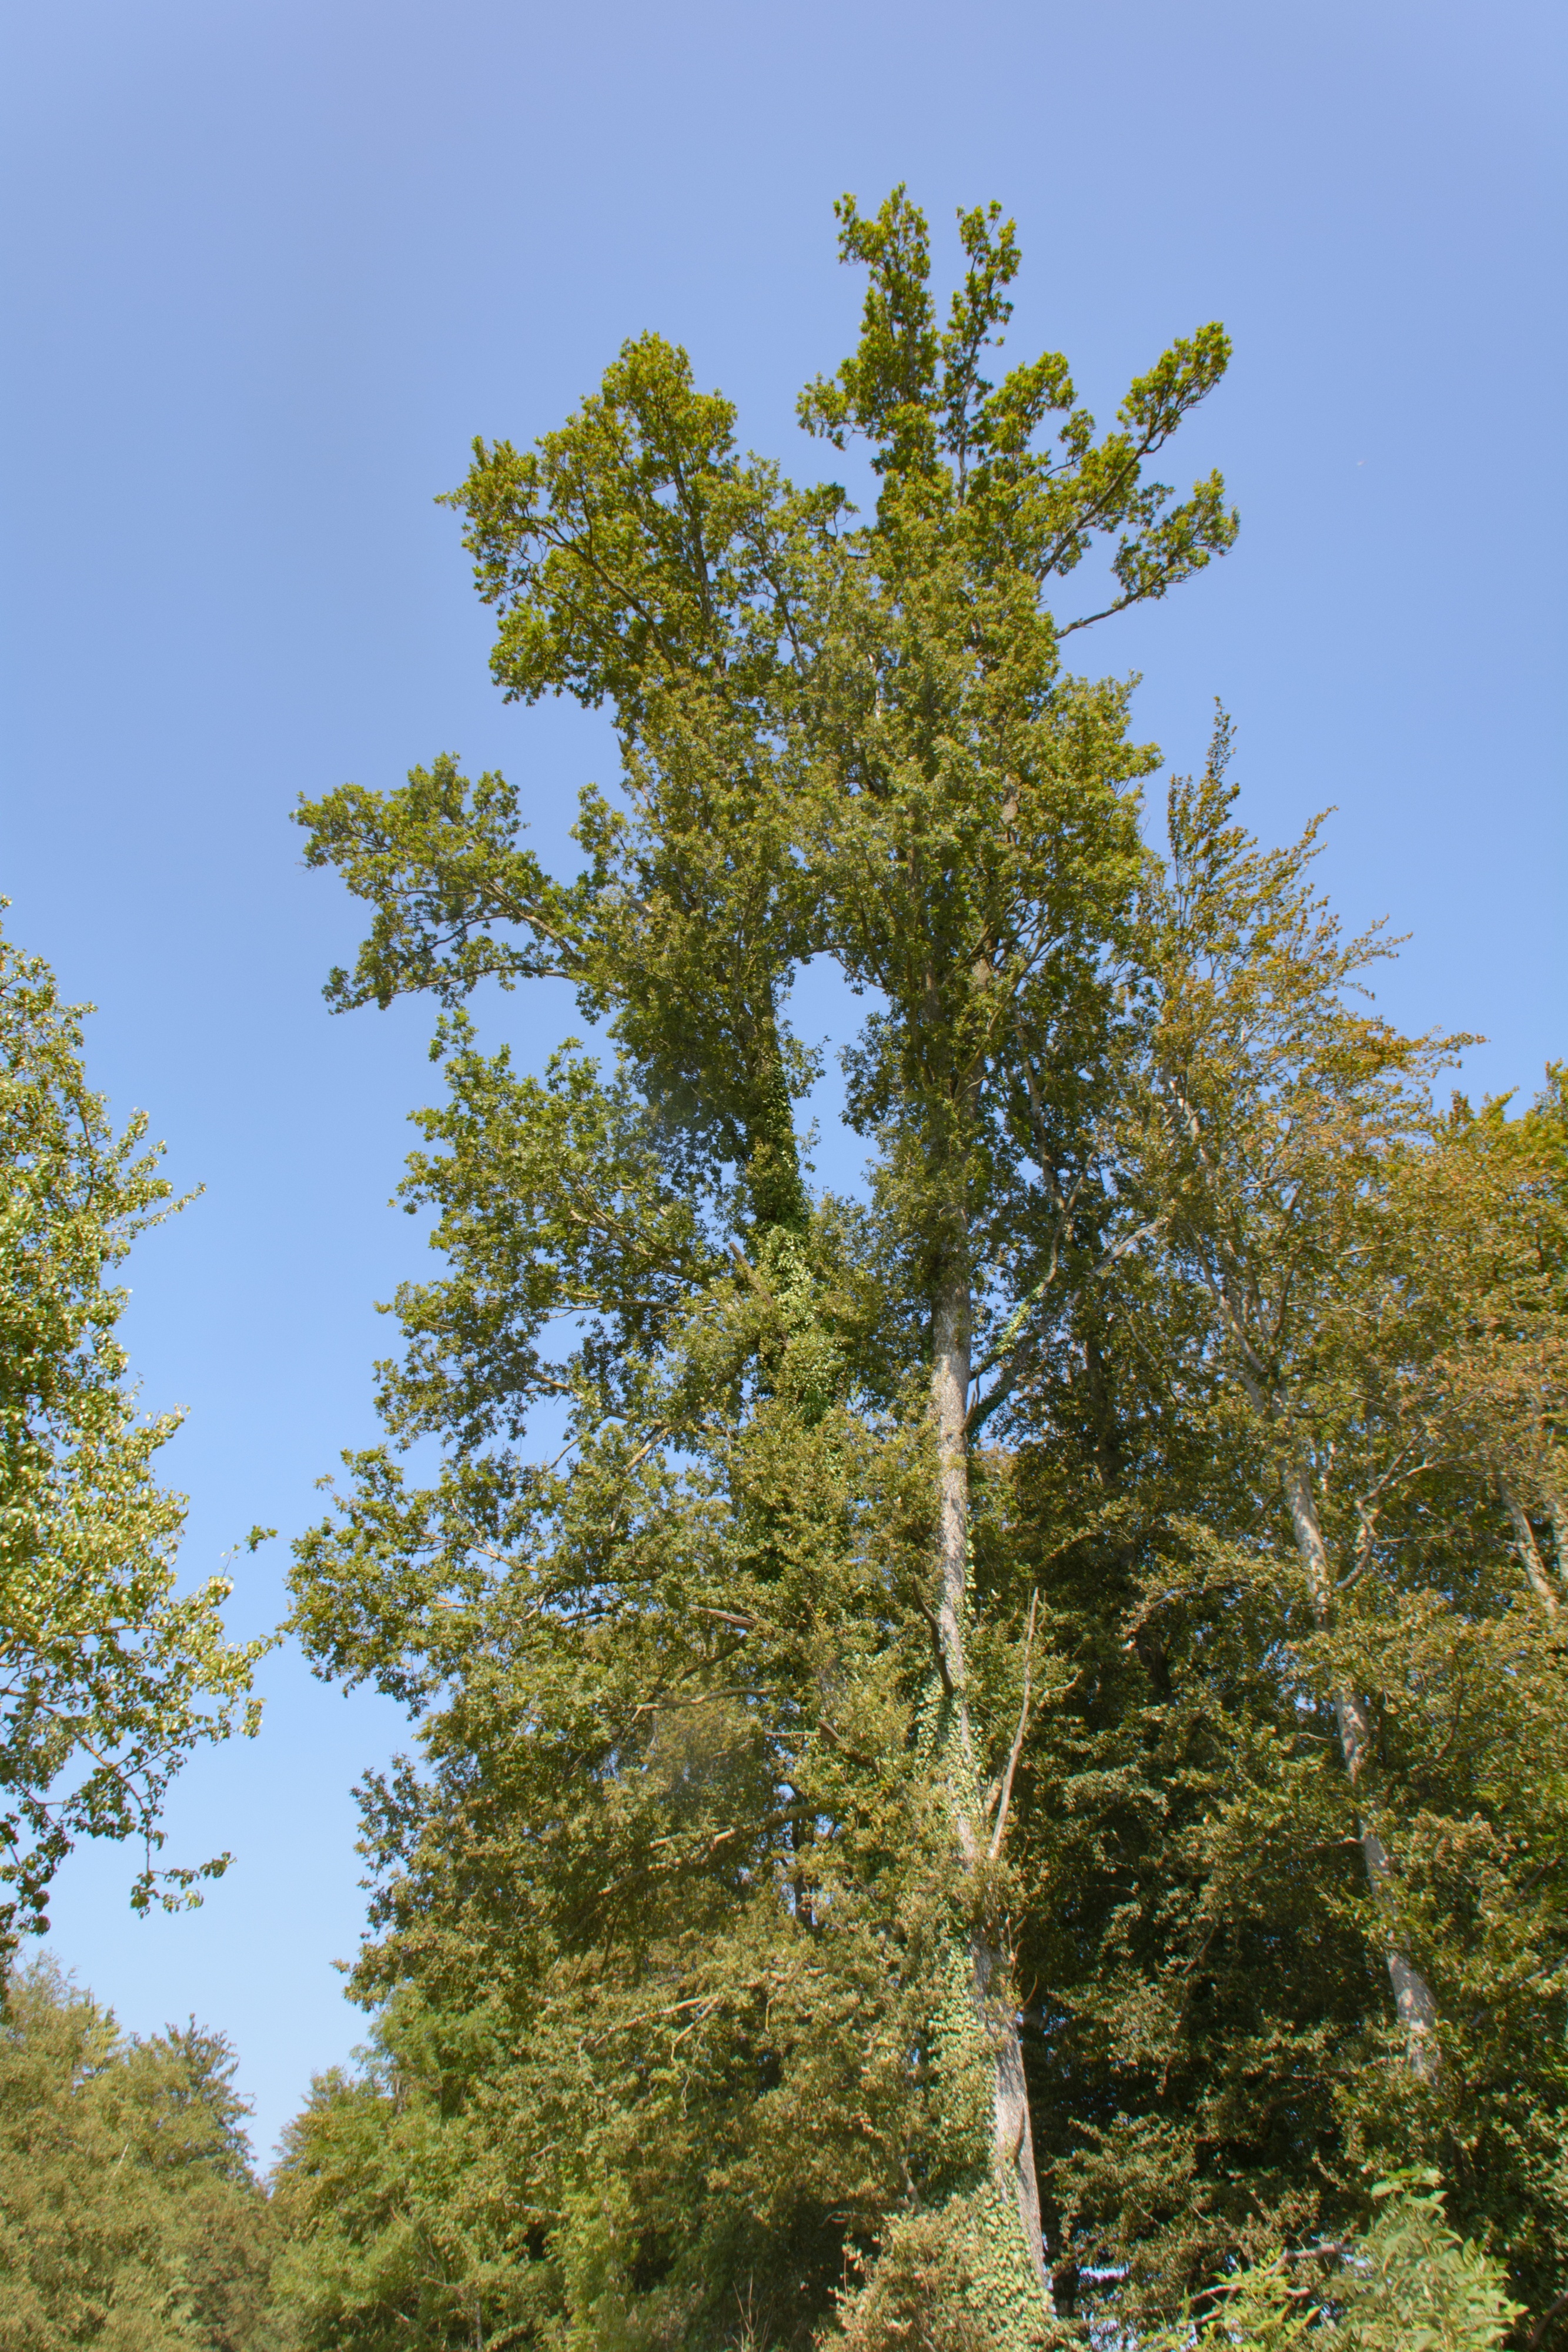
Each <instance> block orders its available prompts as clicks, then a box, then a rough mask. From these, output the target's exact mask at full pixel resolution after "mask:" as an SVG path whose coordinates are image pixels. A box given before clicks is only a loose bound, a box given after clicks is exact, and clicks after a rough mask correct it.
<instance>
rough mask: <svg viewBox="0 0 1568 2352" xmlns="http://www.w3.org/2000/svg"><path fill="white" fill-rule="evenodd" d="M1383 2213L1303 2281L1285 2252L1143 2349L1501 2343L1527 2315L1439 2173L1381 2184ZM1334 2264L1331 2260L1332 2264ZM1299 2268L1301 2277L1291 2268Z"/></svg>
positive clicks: (1359, 2349)
mask: <svg viewBox="0 0 1568 2352" xmlns="http://www.w3.org/2000/svg"><path fill="white" fill-rule="evenodd" d="M1372 2194H1373V2199H1374V2202H1375V2220H1374V2221H1373V2223H1372V2226H1371V2227H1370V2229H1369V2230H1368V2231H1366V2233H1365V2235H1364V2237H1361V2238H1357V2239H1354V2240H1352V2241H1350V2242H1347V2243H1346V2244H1344V2245H1342V2246H1338V2247H1331V2248H1329V2249H1328V2250H1327V2251H1326V2253H1325V2255H1324V2257H1323V2258H1322V2259H1321V2260H1320V2261H1319V2262H1318V2263H1315V2264H1314V2265H1312V2270H1313V2271H1315V2273H1316V2274H1315V2276H1314V2275H1312V2274H1311V2273H1308V2274H1307V2275H1306V2276H1305V2278H1304V2280H1303V2266H1302V2264H1301V2263H1289V2262H1288V2261H1287V2260H1286V2259H1285V2257H1284V2256H1283V2255H1282V2254H1277V2255H1276V2256H1275V2257H1274V2258H1273V2260H1272V2261H1270V2262H1268V2263H1262V2264H1260V2266H1259V2267H1258V2268H1256V2269H1253V2270H1249V2271H1245V2272H1240V2273H1237V2274H1236V2275H1235V2276H1234V2277H1232V2278H1228V2279H1226V2280H1225V2281H1223V2282H1222V2283H1221V2284H1220V2285H1219V2286H1218V2287H1216V2288H1214V2289H1212V2290H1211V2291H1210V2294H1209V2295H1208V2297H1207V2303H1208V2305H1209V2306H1210V2309H1211V2312H1212V2315H1211V2316H1209V2317H1207V2318H1206V2319H1204V2320H1203V2321H1202V2324H1201V2325H1199V2326H1197V2327H1195V2326H1193V2324H1192V2320H1191V2317H1190V2315H1186V2314H1184V2315H1183V2318H1182V2320H1181V2322H1180V2323H1179V2324H1178V2325H1177V2326H1176V2327H1172V2328H1162V2329H1161V2330H1160V2332H1159V2333H1158V2335H1156V2336H1146V2337H1145V2338H1143V2339H1142V2352H1185V2347H1187V2346H1188V2345H1193V2346H1213V2347H1216V2352H1218V2347H1221V2346H1226V2347H1235V2352H1285V2347H1288V2346H1294V2345H1300V2346H1302V2347H1312V2346H1321V2347H1322V2352H1501V2347H1503V2346H1504V2345H1505V2344H1506V2343H1507V2342H1508V2340H1509V2336H1510V2333H1511V2328H1512V2326H1513V2323H1514V2322H1515V2321H1516V2320H1519V2319H1521V2318H1522V2317H1523V2316H1524V2314H1523V2312H1522V2309H1521V2305H1518V2304H1517V2303H1515V2302H1513V2301H1512V2300H1511V2297H1510V2295H1509V2294H1508V2292H1507V2287H1506V2284H1505V2281H1504V2276H1503V2272H1502V2268H1501V2265H1500V2263H1497V2262H1496V2261H1494V2260H1493V2259H1492V2258H1491V2257H1490V2255H1489V2254H1487V2253H1486V2252H1484V2251H1483V2249H1482V2248H1481V2247H1479V2246H1478V2245H1474V2244H1471V2243H1469V2242H1465V2241H1463V2240H1461V2239H1460V2238H1459V2237H1458V2234H1457V2232H1456V2231H1453V2230H1452V2229H1450V2228H1449V2226H1448V2221H1446V2220H1445V2218H1444V2212H1443V2200H1442V2196H1441V2194H1440V2192H1439V2189H1438V2179H1437V2174H1436V2173H1435V2172H1424V2173H1406V2174H1405V2175H1402V2176H1399V2177H1397V2178H1396V2179H1393V2180H1385V2181H1380V2182H1379V2183H1378V2185H1377V2187H1376V2188H1375V2189H1374V2190H1373V2192H1372ZM1330 2263H1333V2268H1330V2267H1329V2265H1330ZM1292 2273H1294V2275H1292Z"/></svg>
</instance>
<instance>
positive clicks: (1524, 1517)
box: [1499, 1478, 1562, 1617]
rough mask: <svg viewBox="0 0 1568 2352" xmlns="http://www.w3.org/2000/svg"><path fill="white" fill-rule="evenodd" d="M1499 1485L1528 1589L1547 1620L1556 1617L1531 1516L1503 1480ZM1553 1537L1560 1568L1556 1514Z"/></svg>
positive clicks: (1555, 1607)
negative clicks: (1556, 1543) (1556, 1540)
mask: <svg viewBox="0 0 1568 2352" xmlns="http://www.w3.org/2000/svg"><path fill="white" fill-rule="evenodd" d="M1499 1483H1500V1486H1501V1489H1502V1500H1503V1507H1504V1509H1505V1510H1506V1511H1507V1513H1508V1516H1509V1518H1510V1520H1511V1522H1512V1526H1513V1540H1514V1544H1515V1547H1516V1549H1518V1552H1519V1557H1520V1561H1521V1565H1522V1567H1523V1570H1524V1572H1525V1575H1526V1576H1527V1577H1528V1578H1529V1579H1530V1589H1531V1591H1532V1592H1533V1593H1534V1595H1535V1597H1536V1599H1537V1600H1538V1601H1540V1603H1541V1605H1542V1608H1543V1609H1544V1610H1545V1612H1546V1614H1547V1615H1548V1617H1555V1616H1556V1614H1557V1594H1556V1592H1555V1591H1554V1590H1553V1587H1552V1579H1551V1578H1550V1577H1549V1576H1548V1575H1547V1573H1546V1563H1545V1561H1544V1560H1543V1559H1542V1557H1541V1547H1540V1545H1539V1544H1538V1543H1537V1542H1536V1540H1535V1529H1534V1528H1532V1527H1531V1524H1530V1515H1529V1513H1528V1512H1527V1511H1526V1510H1525V1507H1524V1506H1523V1504H1522V1503H1521V1501H1520V1499H1519V1496H1517V1495H1516V1494H1515V1493H1514V1491H1513V1488H1512V1487H1511V1486H1510V1485H1509V1483H1508V1481H1507V1479H1506V1478H1505V1479H1502V1480H1500V1482H1499ZM1552 1533H1553V1534H1554V1535H1556V1536H1557V1538H1558V1545H1559V1553H1558V1558H1559V1564H1560V1565H1561V1559H1562V1552H1561V1545H1562V1537H1561V1534H1560V1533H1559V1530H1558V1528H1557V1525H1556V1515H1555V1513H1554V1514H1553V1516H1552Z"/></svg>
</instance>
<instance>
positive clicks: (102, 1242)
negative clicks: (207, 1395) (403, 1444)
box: [0, 939, 267, 1948]
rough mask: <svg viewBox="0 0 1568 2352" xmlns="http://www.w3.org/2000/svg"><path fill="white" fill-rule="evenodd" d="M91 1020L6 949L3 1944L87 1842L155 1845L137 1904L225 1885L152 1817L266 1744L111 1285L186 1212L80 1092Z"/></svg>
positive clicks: (244, 1660) (0, 1362) (1, 1159)
mask: <svg viewBox="0 0 1568 2352" xmlns="http://www.w3.org/2000/svg"><path fill="white" fill-rule="evenodd" d="M84 1009H85V1008H83V1007H80V1006H77V1007H72V1006H68V1005H63V1004H61V1003H60V1001H59V998H58V996H57V992H56V988H55V983H54V980H53V976H52V975H51V973H50V972H49V971H48V968H47V965H45V964H44V963H42V962H41V961H39V960H38V959H37V958H36V957H29V956H25V955H22V954H21V953H19V952H18V950H16V948H14V947H13V946H12V945H11V944H10V943H9V942H8V941H6V940H3V939H0V1181H3V1184H4V1199H3V1204H0V1807H3V1811H0V1849H3V1858H0V1883H3V1884H4V1885H5V1889H6V1899H5V1901H4V1903H0V1948H6V1947H8V1946H9V1945H10V1944H11V1943H13V1942H14V1940H15V1937H16V1933H17V1932H18V1931H19V1930H21V1929H26V1928H31V1927H44V1926H47V1920H46V1919H45V1917H44V1916H43V1915H44V1906H45V1904H46V1902H47V1894H48V1887H49V1883H50V1880H51V1879H52V1877H53V1875H54V1873H55V1872H56V1870H57V1868H58V1866H59V1864H60V1863H61V1861H62V1860H63V1859H64V1857H65V1855H66V1854H67V1853H69V1851H70V1849H71V1846H72V1844H73V1843H74V1842H75V1840H76V1839H77V1838H78V1837H80V1836H83V1835H86V1836H89V1837H113V1838H135V1839H137V1840H139V1841H140V1842H141V1845H142V1848H143V1853H144V1856H145V1860H144V1864H143V1867H142V1869H141V1871H140V1872H139V1874H138V1875H137V1877H136V1880H135V1883H134V1887H133V1891H132V1896H131V1899H132V1902H133V1903H134V1904H135V1905H136V1906H137V1907H138V1908H145V1907H146V1906H147V1905H148V1903H149V1902H151V1901H152V1899H153V1897H154V1895H161V1899H163V1900H166V1901H177V1900H179V1899H182V1898H183V1897H184V1896H186V1895H188V1894H189V1891H190V1890H191V1889H192V1887H193V1885H194V1884H195V1882H196V1881H197V1880H199V1879H200V1878H202V1877H204V1876H211V1875H214V1874H216V1873H218V1872H220V1871H221V1870H222V1868H223V1866H224V1864H223V1862H222V1860H221V1859H220V1860H218V1861H216V1862H211V1863H207V1864H204V1865H202V1866H201V1868H200V1869H195V1870H193V1869H188V1868H177V1869H170V1868H167V1867H164V1866H162V1865H161V1864H157V1863H156V1862H155V1861H154V1856H155V1854H156V1853H157V1851H158V1849H159V1848H160V1847H161V1846H162V1831H161V1830H160V1829H159V1827H158V1816H159V1811H160V1809H161V1806H162V1798H163V1793H164V1791H165V1790H166V1789H167V1787H168V1784H169V1781H170V1780H171V1778H172V1775H173V1774H174V1772H176V1771H177V1770H178V1769H179V1768H180V1766H181V1764H182V1763H183V1761H184V1759H185V1758H186V1757H187V1756H188V1755H189V1754H190V1753H191V1752H192V1750H193V1748H196V1747H198V1746H200V1745H202V1744H203V1743H204V1742H206V1741H210V1740H214V1739H220V1738H225V1737H226V1736H227V1735H228V1734H229V1732H230V1731H232V1730H233V1729H234V1728H235V1726H236V1725H238V1726H240V1727H243V1728H244V1729H245V1730H246V1731H247V1732H248V1731H253V1730H254V1729H255V1727H256V1708H255V1706H254V1703H250V1702H247V1699H246V1694H247V1693H248V1691H249V1689H250V1686H251V1669H252V1666H253V1664H254V1663H255V1661H256V1657H257V1656H258V1655H259V1654H261V1652H262V1651H263V1650H264V1649H265V1648H266V1647H267V1644H266V1643H249V1644H244V1643H239V1644H236V1643H227V1642H225V1638H224V1632H223V1621H222V1614H221V1611H222V1604H223V1602H224V1601H225V1599H226V1597H227V1595H228V1592H229V1590H230V1588H229V1586H228V1584H227V1583H226V1582H225V1580H223V1579H222V1578H212V1579H210V1580H208V1581H207V1582H206V1583H204V1584H203V1585H201V1586H199V1587H198V1588H197V1589H196V1590H195V1591H192V1592H189V1593H185V1594H180V1593H178V1592H177V1591H176V1590H175V1570H174V1565H173V1559H174V1546H175V1540H176V1538H177V1536H178V1533H179V1528H180V1525H181V1521H182V1518H183V1508H184V1507H183V1502H182V1500H181V1498H180V1497H179V1496H175V1495H172V1494H170V1493H168V1492H167V1491H166V1490H165V1489H163V1488H162V1487H160V1486H158V1485H157V1484H156V1483H155V1480H154V1477H153V1471H152V1462H153V1456H154V1455H155V1454H156V1453H157V1451H158V1449H159V1447H160V1446H162V1445H163V1444H166V1442H167V1441H168V1439H169V1438H170V1437H171V1436H172V1433H173V1432H174V1430H175V1428H176V1427H177V1426H178V1424H179V1419H180V1416H179V1415H178V1414H177V1413H168V1414H163V1415H161V1416H159V1417H156V1418H153V1419H151V1420H143V1419H141V1418H140V1417H139V1416H138V1413H137V1411H136V1400H135V1392H134V1390H133V1389H132V1387H131V1383H130V1381H128V1379H127V1366H126V1357H125V1353H124V1350H123V1349H121V1347H120V1344H119V1342H118V1340H117V1339H116V1338H115V1336H114V1327H115V1325H116V1323H117V1322H118V1320H119V1318H120V1313H121V1312H122V1310H123V1308H124V1305H125V1299H126V1294H125V1292H124V1291H123V1290H117V1289H114V1288H112V1287H110V1285H109V1283H108V1281H107V1280H106V1277H107V1276H108V1275H109V1274H110V1270H111V1269H112V1268H113V1267H114V1266H115V1265H118V1263H119V1262H120V1259H122V1258H123V1257H124V1256H125V1255H126V1252H127V1251H128V1250H129V1248H130V1246H131V1242H132V1240H133V1239H134V1238H135V1236H136V1234H139V1233H141V1232H143V1231H145V1229H146V1228H147V1227H148V1226H149V1225H151V1224H154V1223H158V1222H160V1221H161V1220H162V1218H163V1217H164V1216H166V1215H168V1214H169V1213H170V1212H171V1210H172V1207H173V1206H175V1205H176V1204H175V1203H174V1202H172V1199H171V1195H170V1188H169V1186H168V1184H167V1182H166V1181H164V1179H163V1178H162V1176H161V1175H160V1174H159V1173H158V1157H159V1155H158V1153H157V1151H156V1150H148V1149H145V1148H144V1147H143V1142H142V1139H143V1136H144V1134H145V1131H146V1120H145V1118H142V1117H141V1114H138V1115H137V1116H136V1117H134V1118H132V1119H131V1122H130V1124H129V1125H128V1126H127V1127H126V1129H124V1131H123V1132H122V1133H120V1134H119V1135H117V1134H116V1133H115V1132H114V1129H113V1128H112V1126H111V1124H110V1119H109V1117H108V1113H107V1111H106V1108H105V1106H104V1102H103V1098H102V1097H101V1096H99V1095H96V1094H94V1093H93V1092H92V1091H91V1089H90V1088H89V1086H88V1084H87V1080H86V1077H85V1075H84V1072H83V1068H82V1063H81V1013H82V1012H83V1010H84Z"/></svg>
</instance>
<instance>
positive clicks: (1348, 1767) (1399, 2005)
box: [1285, 1463, 1442, 2083]
mask: <svg viewBox="0 0 1568 2352" xmlns="http://www.w3.org/2000/svg"><path fill="white" fill-rule="evenodd" d="M1285 1499H1286V1501H1287V1502H1288V1503H1289V1505H1290V1507H1291V1527H1292V1528H1293V1529H1294V1531H1295V1538H1296V1549H1297V1551H1298V1552H1299V1554H1300V1555H1301V1565H1302V1567H1303V1568H1304V1569H1305V1570H1306V1571H1307V1589H1308V1591H1309V1593H1310V1595H1311V1598H1312V1616H1313V1619H1314V1621H1315V1622H1316V1623H1317V1625H1318V1627H1319V1629H1320V1631H1324V1632H1326V1631H1327V1629H1328V1626H1329V1623H1330V1621H1331V1619H1332V1616H1333V1570H1332V1568H1331V1565H1330V1562H1329V1552H1328V1545H1327V1544H1326V1542H1325V1541H1324V1539H1323V1530H1322V1520H1321V1519H1320V1518H1319V1517H1318V1508H1317V1504H1316V1503H1315V1501H1314V1500H1313V1497H1312V1486H1311V1483H1310V1481H1309V1479H1308V1477H1307V1473H1306V1470H1305V1468H1304V1467H1303V1466H1302V1465H1301V1464H1300V1463H1293V1464H1292V1465H1291V1466H1290V1468H1289V1469H1288V1470H1287V1471H1286V1473H1285ZM1334 1720H1335V1723H1336V1725H1337V1726H1338V1729H1339V1744H1340V1754H1341V1755H1342V1756H1343V1759H1344V1769H1345V1775H1346V1778H1347V1779H1348V1780H1349V1781H1350V1784H1351V1787H1352V1789H1353V1790H1354V1788H1355V1787H1356V1786H1357V1785H1358V1783H1359V1781H1360V1779H1361V1774H1362V1770H1363V1768H1364V1765H1365V1762H1366V1759H1367V1757H1368V1756H1369V1755H1370V1753H1371V1749H1372V1727H1371V1724H1370V1723H1369V1722H1368V1720H1367V1715H1366V1709H1365V1707H1364V1705H1363V1703H1362V1701H1361V1699H1360V1698H1359V1697H1358V1696H1356V1694H1355V1692H1354V1691H1353V1690H1347V1689H1344V1688H1343V1687H1342V1688H1341V1689H1338V1690H1336V1691H1335V1693H1334ZM1355 1827H1356V1835H1357V1837H1358V1839H1359V1840H1360V1843H1361V1858H1362V1864H1363V1866H1364V1869H1365V1872H1366V1883H1367V1885H1368V1886H1369V1887H1370V1888H1371V1889H1372V1893H1373V1896H1374V1898H1375V1901H1376V1902H1377V1904H1378V1905H1379V1906H1380V1907H1381V1908H1383V1909H1384V1910H1387V1909H1388V1908H1389V1907H1390V1906H1391V1905H1392V1903H1393V1899H1394V1885H1393V1881H1394V1872H1393V1866H1392V1864H1390V1862H1389V1859H1388V1850H1387V1848H1386V1846H1385V1844H1384V1843H1383V1840H1382V1839H1381V1838H1380V1837H1379V1836H1378V1835H1377V1832H1375V1830H1374V1829H1372V1828H1370V1827H1369V1826H1368V1824H1367V1823H1366V1822H1364V1821H1362V1820H1360V1819H1359V1818H1358V1820H1357V1822H1356V1825H1355ZM1384 1958H1385V1961H1386V1963H1387V1968H1388V1981H1389V1985H1390V1987H1391V1988H1392V1990H1393V1993H1394V2013H1395V2015H1396V2017H1397V2018H1398V2020H1399V2022H1400V2024H1401V2025H1402V2026H1403V2027H1404V2029H1405V2045H1406V2052H1407V2053H1408V2058H1409V2064H1410V2071H1411V2073H1412V2074H1415V2075H1416V2076H1417V2077H1418V2078H1419V2079H1420V2080H1421V2081H1422V2082H1424V2083H1430V2082H1435V2081H1436V2080H1437V2074H1438V2070H1439V2068H1440V2066H1441V2063H1442V2051H1441V2048H1440V2046H1439V2043H1438V2041H1437V2001H1436V2000H1435V1999H1434V1998H1433V1994H1432V1988H1431V1986H1430V1985H1429V1984H1428V1983H1427V1979H1426V1978H1425V1977H1424V1976H1423V1975H1422V1974H1421V1971H1420V1970H1419V1969H1417V1968H1416V1967H1415V1966H1414V1965H1413V1964H1412V1963H1411V1962H1410V1961H1409V1960H1407V1959H1406V1957H1405V1955H1404V1953H1403V1952H1401V1951H1400V1950H1398V1949H1397V1948H1396V1945H1395V1943H1394V1940H1393V1937H1390V1938H1389V1940H1388V1942H1387V1944H1386V1946H1385V1950H1384Z"/></svg>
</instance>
